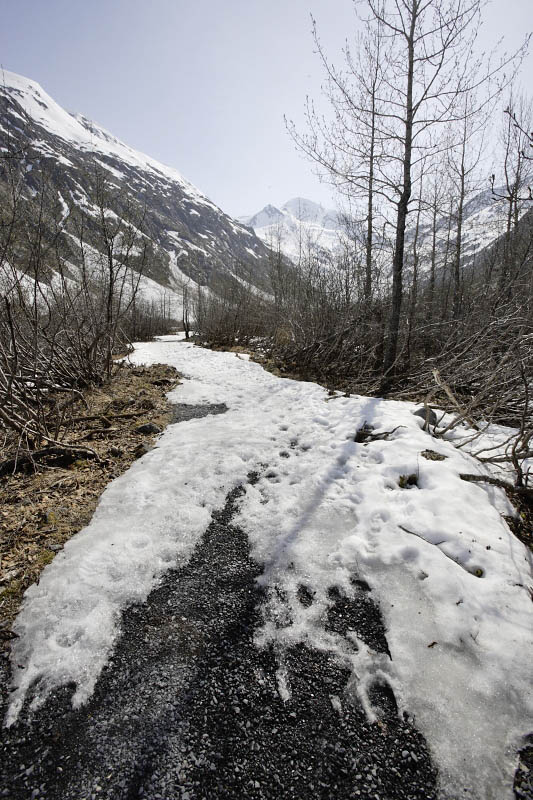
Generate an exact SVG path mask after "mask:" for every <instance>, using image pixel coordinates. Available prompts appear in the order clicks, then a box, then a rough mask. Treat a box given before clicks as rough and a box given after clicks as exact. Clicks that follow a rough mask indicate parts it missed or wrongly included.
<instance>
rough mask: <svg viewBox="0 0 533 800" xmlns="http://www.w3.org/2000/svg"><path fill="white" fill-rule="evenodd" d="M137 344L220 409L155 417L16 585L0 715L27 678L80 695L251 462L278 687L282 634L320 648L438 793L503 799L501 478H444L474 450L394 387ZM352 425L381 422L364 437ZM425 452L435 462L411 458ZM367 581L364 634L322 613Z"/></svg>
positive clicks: (511, 546) (515, 709)
mask: <svg viewBox="0 0 533 800" xmlns="http://www.w3.org/2000/svg"><path fill="white" fill-rule="evenodd" d="M134 359H135V360H136V361H137V362H139V363H156V362H166V363H169V364H172V365H173V366H175V367H176V368H177V369H178V370H179V371H180V372H181V373H182V374H184V375H187V376H188V379H186V380H184V382H183V384H182V385H181V386H179V387H177V389H175V390H174V391H173V392H172V393H171V395H170V397H171V399H172V400H173V401H174V402H177V403H184V404H191V405H202V404H225V405H226V406H227V408H228V411H227V412H226V413H225V414H221V415H219V416H209V417H206V418H204V419H194V420H190V421H188V422H183V423H180V424H179V425H174V426H170V427H169V428H168V429H167V430H166V431H165V433H164V434H163V435H162V436H161V438H160V439H159V442H158V446H157V447H156V448H155V449H154V450H152V451H151V452H150V453H148V454H147V455H146V456H145V457H144V458H143V459H141V460H140V461H139V462H136V463H135V464H134V466H133V467H132V468H131V469H130V470H129V471H128V472H127V473H126V474H125V475H123V476H122V477H121V478H118V479H117V480H116V481H114V482H113V483H112V484H111V485H110V486H109V487H108V489H107V490H106V491H105V492H104V494H103V496H102V498H101V501H100V504H99V506H98V509H97V511H96V513H95V515H94V518H93V520H92V522H91V523H90V524H89V525H88V526H87V528H85V529H84V530H83V531H82V532H81V533H79V534H78V535H77V536H75V537H74V538H73V539H72V540H71V541H70V542H69V543H68V544H67V545H66V546H65V549H64V551H63V552H62V553H61V554H60V555H59V556H58V557H56V558H55V559H54V561H53V562H52V564H51V565H49V566H48V567H47V568H46V569H45V571H44V572H43V575H42V578H41V581H40V584H39V585H38V586H33V587H31V588H30V589H29V590H28V592H27V593H26V597H25V602H24V605H23V608H22V610H21V613H20V615H19V617H18V619H17V622H16V625H15V631H16V633H17V634H18V635H19V637H20V638H19V639H17V640H15V643H14V646H13V651H12V653H13V666H14V686H15V691H14V694H13V702H12V705H11V708H10V711H9V716H8V722H12V721H13V720H14V719H16V717H17V715H18V713H19V711H20V708H21V706H22V703H23V701H24V699H25V697H26V695H27V694H28V693H29V694H30V695H31V696H32V697H33V703H34V704H36V705H38V704H39V703H42V702H43V700H44V699H45V697H46V694H47V692H49V691H50V690H51V689H52V688H53V687H55V686H58V685H62V684H66V683H69V682H75V683H76V685H77V690H76V694H75V696H74V702H75V704H80V703H82V702H83V701H84V700H85V699H86V698H87V697H88V696H89V695H90V693H91V692H92V690H93V687H94V685H95V681H96V680H97V678H98V675H99V673H100V671H101V669H102V667H103V665H104V664H105V662H106V660H107V658H108V657H109V654H110V652H111V650H112V647H113V642H114V641H115V639H116V637H117V635H118V631H119V622H120V613H121V611H122V609H124V608H125V607H126V606H127V605H129V604H131V603H134V602H142V601H143V600H144V599H145V598H146V596H147V594H148V593H149V591H150V590H151V588H152V587H153V586H154V585H155V584H156V583H157V581H158V580H159V578H160V576H161V575H162V574H163V573H164V572H165V570H167V569H169V567H171V566H173V565H174V564H176V563H177V562H178V563H182V562H183V561H184V560H185V559H187V558H188V557H189V555H190V553H191V552H192V549H193V547H194V545H195V544H196V542H198V540H199V538H200V537H201V535H202V533H203V532H204V530H205V529H206V527H207V525H208V523H209V521H210V516H211V512H212V511H213V510H214V509H216V508H219V507H221V506H222V505H223V502H224V498H225V496H226V494H227V492H228V491H229V490H230V489H232V488H233V487H235V486H236V485H238V484H240V483H245V482H246V476H247V474H248V473H249V472H250V471H257V472H259V473H261V477H260V479H259V480H258V482H257V483H256V484H255V485H254V486H251V485H247V488H246V493H245V495H244V496H243V498H242V500H241V505H240V510H239V513H238V518H237V520H236V523H237V524H239V525H240V526H241V527H242V528H243V529H244V530H245V531H246V532H247V533H248V535H249V538H250V541H251V544H252V557H253V558H254V559H256V560H258V561H259V562H261V563H262V564H263V565H264V573H263V575H262V577H261V581H262V583H263V585H264V587H265V591H266V595H267V601H266V604H265V608H264V620H263V624H262V626H261V628H260V629H259V630H258V631H257V633H256V642H257V645H258V646H263V645H272V646H274V648H275V650H276V652H277V653H278V654H279V670H278V674H277V685H278V692H279V694H280V696H281V697H282V698H283V699H288V697H289V696H290V685H289V677H288V676H287V674H286V672H285V670H284V660H283V653H284V651H285V648H287V647H289V646H292V645H294V644H298V643H305V644H306V645H307V646H311V647H314V648H317V649H319V650H322V651H327V652H329V653H330V654H332V655H333V656H335V657H336V658H337V659H338V660H339V661H340V662H341V663H342V664H344V665H345V666H347V667H348V668H349V669H350V670H351V676H352V677H351V680H350V684H349V690H350V691H351V692H353V694H354V696H357V697H358V698H359V700H360V702H361V704H362V705H363V707H364V708H365V710H366V713H367V715H368V716H369V718H370V719H375V718H376V716H378V714H377V712H376V709H375V708H374V707H373V703H372V697H373V690H374V688H375V687H376V686H381V687H385V691H388V692H391V693H392V694H393V695H394V698H395V701H396V703H397V705H398V711H399V713H403V712H407V713H409V714H410V715H412V716H414V718H415V720H416V725H417V727H419V728H420V730H421V731H422V733H423V734H424V735H425V736H426V738H427V740H428V743H429V746H430V748H431V750H432V752H433V756H434V758H435V760H436V763H437V765H438V767H439V770H440V780H441V794H442V796H443V797H457V796H459V795H460V796H468V797H469V798H478V800H482V798H483V800H484V799H485V798H494V799H495V800H496V799H497V800H503V798H505V797H509V798H510V797H512V778H513V772H514V768H515V766H516V751H517V749H518V748H519V747H520V745H521V743H522V737H523V736H524V735H526V734H528V733H530V732H531V729H532V727H533V700H532V697H531V663H532V656H533V604H532V603H531V598H530V596H529V593H528V587H529V586H531V585H532V583H533V578H532V572H533V570H532V561H531V554H530V553H529V551H528V550H526V548H525V547H524V546H523V545H522V544H521V543H520V542H519V541H518V540H517V539H515V538H514V537H513V535H512V534H511V532H510V531H509V529H508V527H507V525H506V523H505V522H504V521H503V519H502V517H501V515H500V511H501V510H502V509H503V508H505V507H506V500H505V497H504V496H503V494H502V493H501V492H500V491H499V490H497V489H494V488H493V487H492V488H491V491H490V492H487V491H485V490H484V489H483V488H482V487H480V486H479V485H475V484H471V483H467V482H465V481H462V480H461V479H460V477H459V475H460V473H463V472H473V471H476V470H477V469H478V466H477V462H475V461H473V460H472V458H471V457H470V456H468V455H467V454H465V453H464V452H462V451H458V450H456V449H455V448H454V447H453V445H452V444H451V443H450V442H446V441H442V440H441V441H438V442H436V441H435V440H434V439H432V438H431V436H430V435H429V434H428V433H426V432H424V431H423V430H422V425H423V421H422V420H420V419H419V418H418V417H415V416H414V415H413V413H412V412H413V410H414V406H413V405H412V404H409V403H399V402H392V401H383V400H380V399H377V398H365V397H357V396H354V397H341V396H337V397H335V399H334V400H333V401H330V400H328V395H327V392H326V391H325V390H324V389H322V388H321V387H318V386H316V385H314V384H310V383H300V382H298V381H291V380H287V379H281V378H277V377H275V376H273V375H271V374H269V373H267V372H265V371H263V370H262V369H261V367H260V366H259V365H257V364H255V363H253V362H250V361H247V360H244V359H242V358H236V357H235V354H234V353H213V352H210V351H208V350H204V349H201V348H197V347H194V346H193V345H190V344H188V343H185V342H182V341H178V340H177V338H176V337H169V338H164V339H162V340H159V341H158V342H154V343H150V344H141V345H138V346H137V349H136V352H135V355H134ZM370 426H372V428H370ZM362 428H364V429H365V430H367V431H368V430H372V433H373V434H374V435H375V434H380V433H382V434H385V433H387V432H388V435H387V436H384V437H383V438H381V439H377V438H375V436H373V437H370V438H369V437H366V441H365V437H364V436H357V432H358V431H360V430H361V429H362ZM356 439H357V441H356ZM434 449H438V451H439V455H442V456H445V458H444V460H442V459H441V460H432V459H428V458H426V457H421V454H422V453H423V452H426V453H427V452H428V450H434ZM265 464H268V468H267V469H265V468H264V465H265ZM402 476H403V478H404V479H403V480H402ZM405 476H408V477H412V476H414V477H415V478H416V480H405ZM370 591H371V597H372V598H373V599H374V601H376V602H377V603H378V604H379V606H380V608H381V612H382V615H383V618H384V623H385V628H386V637H387V639H386V644H385V645H384V646H382V647H377V648H374V647H372V646H371V644H369V643H368V642H366V640H365V641H363V640H362V635H361V634H360V632H358V631H356V630H352V629H351V628H350V627H349V626H348V627H346V626H345V628H342V627H340V626H338V625H337V626H335V625H332V624H330V625H328V624H327V620H328V619H331V613H332V606H333V605H334V601H333V597H337V600H336V601H335V602H340V600H339V599H338V598H341V599H342V602H352V601H354V598H357V597H358V596H359V595H358V593H361V592H363V593H368V592H370ZM387 647H388V652H387ZM19 665H20V666H19ZM35 684H37V685H36V687H35ZM30 687H33V688H32V691H31V692H30ZM332 703H333V704H334V707H337V705H336V704H337V698H332ZM339 703H340V700H339Z"/></svg>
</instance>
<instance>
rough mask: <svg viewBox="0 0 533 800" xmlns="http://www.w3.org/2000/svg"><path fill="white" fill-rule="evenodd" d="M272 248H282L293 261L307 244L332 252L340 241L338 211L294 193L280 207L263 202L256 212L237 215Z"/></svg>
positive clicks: (307, 246) (307, 247)
mask: <svg viewBox="0 0 533 800" xmlns="http://www.w3.org/2000/svg"><path fill="white" fill-rule="evenodd" d="M239 219H240V221H241V222H243V223H244V224H245V225H248V226H249V227H251V228H253V229H254V231H255V233H256V234H257V236H259V237H260V238H261V239H262V240H263V241H264V242H266V243H267V244H268V246H269V247H270V248H272V249H273V250H278V249H279V250H281V252H282V253H284V254H285V255H286V256H288V257H289V258H290V259H292V260H293V261H298V258H299V256H300V254H301V253H302V252H303V253H305V252H306V251H307V250H309V249H310V248H313V249H316V248H318V249H319V250H323V251H325V252H326V253H333V252H335V251H336V250H338V249H339V247H340V244H341V242H342V224H341V220H340V219H339V215H338V214H337V213H336V212H335V211H333V210H331V209H326V208H324V207H323V206H321V205H319V204H318V203H314V202H313V201H312V200H307V199H305V198H303V197H295V198H293V199H292V200H288V201H287V202H286V203H284V205H282V206H281V208H276V206H273V205H266V206H265V207H264V208H263V209H261V211H259V212H258V213H257V214H253V215H252V216H247V217H239Z"/></svg>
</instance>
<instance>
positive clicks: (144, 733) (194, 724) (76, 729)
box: [0, 411, 531, 800]
mask: <svg viewBox="0 0 533 800" xmlns="http://www.w3.org/2000/svg"><path fill="white" fill-rule="evenodd" d="M182 413H184V414H186V413H188V411H183V412H182ZM219 413H220V412H219ZM184 418H185V417H183V419H184ZM188 418H192V417H188ZM255 479H256V476H253V475H251V476H250V480H251V481H254V480H255ZM242 493H243V488H242V487H240V488H238V489H236V490H234V491H233V492H231V493H230V494H229V495H228V497H227V501H226V504H225V507H224V508H223V509H221V510H220V511H219V512H218V513H216V514H214V515H213V519H212V522H211V524H210V526H209V527H208V529H207V531H206V532H205V534H204V536H203V538H202V540H201V542H200V543H199V544H198V546H197V548H196V550H195V552H194V554H193V556H192V558H191V560H190V561H189V563H188V564H187V565H186V566H185V567H183V568H181V569H179V570H174V571H172V572H169V573H167V574H166V576H165V577H164V579H163V581H162V583H161V584H160V586H159V587H158V588H156V589H155V590H154V591H153V592H152V593H151V594H150V597H149V598H148V601H147V602H146V603H145V604H144V605H142V606H135V607H132V608H130V609H129V610H127V611H126V612H125V613H124V615H123V633H122V636H121V639H120V640H119V642H118V644H117V647H116V649H115V652H114V655H113V658H112V660H111V661H110V663H109V664H108V666H107V667H106V669H105V670H104V671H103V673H102V675H101V677H100V679H99V681H98V683H97V686H96V690H95V693H94V695H93V697H92V698H91V699H90V701H89V702H88V703H87V704H86V705H85V706H84V707H83V708H81V709H80V710H78V711H74V710H73V709H72V707H71V704H70V698H71V695H72V691H73V689H72V688H68V687H67V688H64V689H62V690H60V691H56V692H55V693H54V694H53V695H52V696H51V697H50V699H49V701H48V702H47V703H46V705H45V706H44V707H43V708H42V709H41V710H40V711H38V712H37V713H36V714H35V715H33V717H31V716H30V715H29V714H28V711H27V709H25V711H24V712H23V715H22V721H21V722H19V723H17V724H16V725H15V726H13V727H12V728H10V729H9V730H6V729H3V730H2V740H1V747H0V760H1V762H2V772H3V775H2V783H1V785H0V787H1V788H0V797H9V798H12V800H37V798H42V799H43V800H44V798H46V799H47V800H95V799H96V798H108V799H109V800H134V798H144V799H146V800H178V799H179V800H216V799H217V798H221V799H222V798H227V799H231V798H234V800H243V799H244V798H246V799H248V798H250V799H251V800H255V799H257V800H261V799H265V800H266V799H268V800H274V799H275V800H289V799H290V800H305V799H306V798H309V799H310V798H317V797H318V798H324V800H326V798H328V800H329V798H332V797H334V798H336V799H338V800H343V798H361V800H371V799H372V800H408V799H409V800H422V799H423V800H431V799H432V798H435V797H436V796H437V789H436V781H437V775H436V770H435V768H434V766H433V765H432V763H431V760H430V758H429V755H428V752H427V748H426V744H425V741H424V739H423V737H422V736H421V734H420V733H419V732H418V731H417V730H416V729H415V727H414V726H413V725H412V724H411V722H410V721H409V720H408V719H402V718H400V717H399V716H398V713H397V709H396V702H395V699H394V695H393V694H392V692H391V690H390V689H389V688H387V687H384V686H376V687H375V688H374V690H373V691H372V692H371V694H370V699H371V701H372V703H373V705H374V707H375V709H376V710H377V711H378V713H379V717H380V720H379V722H378V723H375V724H372V725H371V724H369V723H368V721H367V719H366V716H365V714H364V712H363V710H362V709H361V707H360V706H359V704H358V702H357V700H356V699H355V698H354V697H353V695H351V694H349V693H348V692H347V691H346V686H347V683H348V679H349V677H350V676H349V674H348V672H347V671H346V670H345V669H343V668H342V667H340V666H339V665H338V664H337V663H336V661H335V660H334V659H333V658H332V657H330V656H328V655H327V654H325V653H319V652H316V651H313V650H311V649H309V648H307V647H304V646H300V647H295V648H292V649H291V650H289V651H287V652H285V653H284V664H285V668H286V670H287V674H288V680H289V683H290V686H291V690H292V696H291V699H290V700H287V701H285V702H284V701H283V700H282V698H281V697H280V694H279V692H278V683H277V676H276V672H277V670H278V667H279V660H278V657H277V654H276V653H275V652H274V651H273V650H272V649H264V650H259V649H258V648H257V647H256V646H255V645H254V641H253V637H254V631H255V630H256V629H257V627H258V626H259V625H260V624H261V622H262V616H261V614H262V606H263V601H264V597H263V596H262V594H261V592H260V590H259V589H258V587H257V584H256V578H257V577H258V576H259V575H260V573H261V567H260V565H259V564H257V563H256V562H254V560H253V559H252V558H251V557H250V549H249V543H248V540H247V537H246V536H245V534H244V533H243V531H242V530H240V529H239V528H238V527H236V526H235V525H234V524H233V522H232V520H233V517H234V515H235V512H236V504H237V502H238V498H239V496H240V495H242ZM299 597H300V601H301V602H302V603H303V604H304V605H305V604H310V603H312V602H313V591H312V587H305V586H302V587H300V592H299ZM329 599H330V603H331V605H330V608H329V611H328V614H327V619H326V620H325V624H326V626H327V627H328V628H329V629H330V630H333V631H335V632H337V633H338V634H340V635H346V634H347V633H348V632H349V631H350V630H355V632H356V633H357V634H358V636H359V637H360V638H361V639H362V640H363V641H365V642H366V643H367V644H368V645H369V646H371V647H373V648H374V649H375V650H378V651H379V652H384V653H388V647H387V642H386V636H385V630H384V627H383V623H382V620H381V617H380V614H379V609H378V607H377V606H376V604H375V603H374V602H373V601H372V599H371V593H370V591H369V587H368V586H367V585H366V584H365V583H364V582H363V581H358V580H357V576H354V595H353V597H346V596H345V595H343V594H342V593H341V592H340V591H339V589H338V588H337V587H331V588H330V591H329ZM4 667H5V665H4ZM522 775H523V780H522V784H521V785H522V786H523V787H524V791H525V792H527V791H528V789H527V785H526V783H527V774H526V772H524V771H522ZM520 791H521V789H520ZM517 796H520V797H527V798H530V797H531V795H530V794H527V793H526V794H521V795H517Z"/></svg>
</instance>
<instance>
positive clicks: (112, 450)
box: [109, 445, 122, 458]
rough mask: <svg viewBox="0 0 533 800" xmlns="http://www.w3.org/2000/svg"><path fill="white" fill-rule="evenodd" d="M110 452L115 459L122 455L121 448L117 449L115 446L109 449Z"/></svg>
mask: <svg viewBox="0 0 533 800" xmlns="http://www.w3.org/2000/svg"><path fill="white" fill-rule="evenodd" d="M109 452H110V453H111V455H112V456H115V458H118V456H121V455H122V450H121V449H120V447H116V446H115V445H113V446H112V447H110V448H109Z"/></svg>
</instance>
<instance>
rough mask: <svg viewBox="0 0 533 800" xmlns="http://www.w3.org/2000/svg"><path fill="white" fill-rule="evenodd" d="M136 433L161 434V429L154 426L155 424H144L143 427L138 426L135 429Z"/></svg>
mask: <svg viewBox="0 0 533 800" xmlns="http://www.w3.org/2000/svg"><path fill="white" fill-rule="evenodd" d="M135 430H136V431H137V433H146V434H149V433H161V428H160V427H159V425H156V424H155V422H145V423H144V424H143V425H139V426H138V427H137V428H135Z"/></svg>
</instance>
